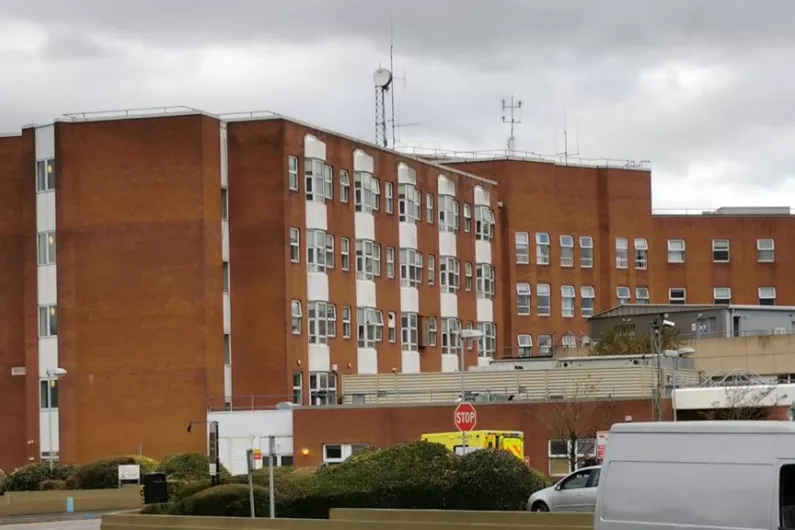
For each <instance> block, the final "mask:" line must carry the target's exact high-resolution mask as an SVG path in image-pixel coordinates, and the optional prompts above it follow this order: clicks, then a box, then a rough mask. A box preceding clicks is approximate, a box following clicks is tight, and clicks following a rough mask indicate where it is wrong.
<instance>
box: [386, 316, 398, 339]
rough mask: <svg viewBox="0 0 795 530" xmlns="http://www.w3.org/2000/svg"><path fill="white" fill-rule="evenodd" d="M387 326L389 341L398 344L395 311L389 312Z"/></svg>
mask: <svg viewBox="0 0 795 530" xmlns="http://www.w3.org/2000/svg"><path fill="white" fill-rule="evenodd" d="M386 326H387V330H388V331H387V339H388V340H389V342H392V343H395V342H397V314H396V313H395V312H394V311H389V312H388V313H387V314H386Z"/></svg>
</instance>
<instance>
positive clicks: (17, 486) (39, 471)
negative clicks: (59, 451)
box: [0, 462, 75, 492]
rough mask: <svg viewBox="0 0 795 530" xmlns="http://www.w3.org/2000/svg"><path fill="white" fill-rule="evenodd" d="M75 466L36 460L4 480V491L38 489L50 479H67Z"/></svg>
mask: <svg viewBox="0 0 795 530" xmlns="http://www.w3.org/2000/svg"><path fill="white" fill-rule="evenodd" d="M74 469H75V468H74V466H68V465H62V464H58V463H57V462H53V465H52V469H50V463H49V462H35V463H33V464H28V465H26V466H24V467H21V468H19V469H17V470H16V471H14V472H13V473H11V474H10V475H8V476H7V477H6V478H5V480H3V482H2V485H0V488H2V491H3V492H5V491H37V490H39V489H40V487H41V484H42V483H44V482H45V481H50V480H58V481H61V480H66V479H67V478H68V477H69V475H71V474H72V472H73V471H74Z"/></svg>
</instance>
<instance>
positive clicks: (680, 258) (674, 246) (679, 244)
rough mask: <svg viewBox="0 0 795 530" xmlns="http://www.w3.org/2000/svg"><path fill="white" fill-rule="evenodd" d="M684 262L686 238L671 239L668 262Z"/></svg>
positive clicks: (669, 241)
mask: <svg viewBox="0 0 795 530" xmlns="http://www.w3.org/2000/svg"><path fill="white" fill-rule="evenodd" d="M684 262H685V240H684V239H669V240H668V263H684Z"/></svg>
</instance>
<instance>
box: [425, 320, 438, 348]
mask: <svg viewBox="0 0 795 530" xmlns="http://www.w3.org/2000/svg"><path fill="white" fill-rule="evenodd" d="M425 322H426V323H427V324H426V325H427V326H428V346H436V335H437V334H438V329H437V328H436V318H427V319H425Z"/></svg>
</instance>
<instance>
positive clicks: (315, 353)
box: [309, 344, 331, 372]
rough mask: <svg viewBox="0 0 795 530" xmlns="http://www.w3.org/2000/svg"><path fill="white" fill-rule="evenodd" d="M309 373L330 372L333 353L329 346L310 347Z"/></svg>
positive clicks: (313, 345) (315, 345) (311, 345)
mask: <svg viewBox="0 0 795 530" xmlns="http://www.w3.org/2000/svg"><path fill="white" fill-rule="evenodd" d="M309 371H310V372H330V371H331V353H330V352H329V346H328V344H310V345H309Z"/></svg>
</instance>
